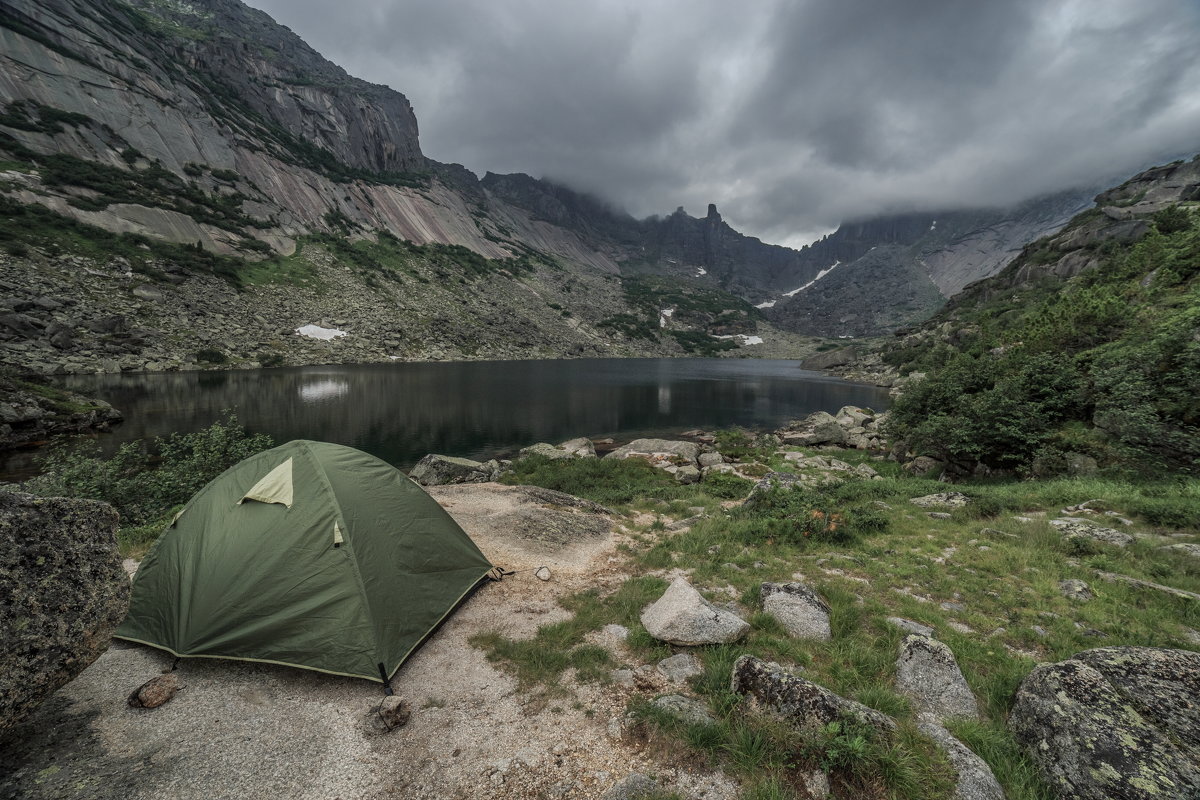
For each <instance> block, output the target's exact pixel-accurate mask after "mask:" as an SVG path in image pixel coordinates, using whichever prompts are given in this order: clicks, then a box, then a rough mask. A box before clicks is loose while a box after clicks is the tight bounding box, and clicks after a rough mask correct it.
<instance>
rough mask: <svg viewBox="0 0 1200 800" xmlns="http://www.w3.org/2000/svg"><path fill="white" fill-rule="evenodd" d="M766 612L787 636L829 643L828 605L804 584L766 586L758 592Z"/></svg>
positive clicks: (773, 584)
mask: <svg viewBox="0 0 1200 800" xmlns="http://www.w3.org/2000/svg"><path fill="white" fill-rule="evenodd" d="M759 593H760V596H761V597H762V604H763V611H766V612H767V613H768V614H770V615H771V616H772V617H774V618H775V619H777V620H779V622H780V624H782V625H783V627H785V628H787V631H788V633H790V634H791V635H792V636H796V637H799V638H803V639H824V640H828V639H829V638H830V637H831V636H832V634H831V632H830V630H829V604H828V603H826V602H825V601H824V600H822V599H821V598H820V597H819V596H818V595H817V593H816V592H814V591H813V590H812V589H810V588H808V587H807V586H805V585H804V584H802V583H764V584H763V585H762V587H761V588H760V589H759Z"/></svg>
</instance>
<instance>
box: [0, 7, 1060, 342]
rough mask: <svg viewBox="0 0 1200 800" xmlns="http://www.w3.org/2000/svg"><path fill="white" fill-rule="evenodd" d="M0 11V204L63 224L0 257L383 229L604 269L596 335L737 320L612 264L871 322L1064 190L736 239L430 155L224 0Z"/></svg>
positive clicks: (1031, 219)
mask: <svg viewBox="0 0 1200 800" xmlns="http://www.w3.org/2000/svg"><path fill="white" fill-rule="evenodd" d="M0 7H2V8H3V11H4V13H3V14H0V108H2V111H0V159H3V160H2V161H0V193H2V194H3V199H4V200H5V202H6V203H8V204H10V205H9V206H6V208H10V207H21V208H26V209H28V208H32V207H37V208H42V209H47V210H49V211H51V212H53V213H54V214H56V215H61V216H62V217H65V218H66V219H67V220H69V221H70V222H72V223H76V225H75V227H74V228H71V229H70V234H69V235H66V234H63V233H62V230H64V229H65V227H64V225H63V224H60V223H57V222H56V223H54V225H52V226H50V227H53V228H54V231H53V235H50V234H45V235H42V236H40V238H34V239H30V238H29V237H28V236H27V235H26V234H25V232H21V231H16V232H14V231H12V230H9V231H4V232H3V234H4V236H5V237H6V238H7V239H8V240H9V241H10V246H9V248H10V252H11V254H12V255H14V256H16V257H20V255H21V254H22V253H23V252H26V251H27V250H28V248H29V247H30V246H32V247H33V248H35V249H36V250H37V251H38V252H40V253H42V254H43V255H46V256H48V257H50V258H55V257H57V255H58V254H59V253H60V252H63V253H67V254H79V252H78V245H79V242H78V239H79V237H80V236H84V238H88V237H90V238H91V239H92V240H94V241H102V242H103V243H104V244H105V246H108V240H104V239H103V238H102V237H100V238H98V237H97V236H96V235H95V234H94V233H86V231H90V230H91V228H83V227H80V226H93V227H94V228H95V229H98V230H100V231H106V232H108V233H112V234H117V235H118V236H126V235H128V236H130V237H133V238H131V239H127V240H123V241H126V243H127V244H129V243H132V245H133V246H137V247H150V248H152V249H153V248H156V247H159V245H158V243H166V244H173V245H180V246H187V247H188V248H191V249H194V250H195V251H196V253H200V252H201V251H203V253H205V254H209V255H207V256H205V257H203V258H201V257H199V256H194V255H189V254H187V253H181V252H180V251H178V250H175V251H171V252H168V253H167V254H166V256H167V257H160V258H157V259H156V263H158V264H159V266H153V267H150V268H148V269H147V270H143V274H145V276H146V279H147V280H149V281H150V282H151V283H153V282H156V281H158V280H159V278H158V277H157V276H156V273H161V272H163V271H164V270H163V267H162V266H161V265H162V264H163V263H164V262H165V263H167V264H168V265H175V266H181V267H182V269H183V271H184V272H187V273H194V272H197V271H199V272H201V273H203V272H213V271H215V272H218V273H220V274H223V275H224V276H225V277H226V278H228V279H231V280H232V281H233V282H234V283H235V284H236V283H238V281H240V280H241V278H240V277H239V276H240V275H241V274H243V273H253V272H255V271H259V268H258V267H256V266H254V265H255V264H256V263H259V262H264V261H266V262H270V261H273V260H274V261H278V260H280V259H285V260H286V259H290V258H292V257H293V256H294V255H295V254H296V252H297V251H298V250H299V249H303V248H304V247H305V245H306V242H310V240H311V238H312V237H336V238H340V239H342V240H343V241H345V242H347V243H353V242H357V241H374V242H378V241H379V240H380V237H381V236H391V237H396V238H398V239H401V240H403V241H406V242H409V243H413V244H415V245H418V246H420V245H438V246H441V245H449V246H454V247H458V248H462V249H461V250H456V251H444V252H443V253H442V255H443V256H447V258H444V259H443V260H444V261H446V262H447V263H450V262H453V267H452V269H453V270H454V271H455V272H456V273H457V276H458V277H460V278H461V279H463V280H467V279H468V278H469V275H470V273H471V271H472V270H473V269H474V267H472V263H474V262H475V261H476V260H477V258H478V257H482V258H483V259H487V260H489V261H493V262H497V263H500V262H509V261H512V262H513V263H516V262H522V263H526V264H534V265H535V266H533V267H532V270H533V273H536V274H539V275H540V274H542V273H543V272H544V271H545V270H547V269H563V270H566V271H568V272H571V273H573V274H575V275H578V276H583V275H585V274H587V275H589V276H596V275H608V276H620V277H621V278H622V279H623V280H622V281H621V283H620V284H616V283H613V284H611V288H612V289H613V290H614V291H612V292H610V296H611V297H612V299H613V302H614V304H615V305H621V304H622V303H625V306H626V307H624V308H615V307H614V308H613V309H612V310H613V313H612V314H611V315H610V316H609V321H610V323H611V324H610V325H608V327H607V330H609V331H610V332H614V333H613V335H614V336H616V335H619V336H623V337H624V338H625V339H628V338H630V336H631V335H632V337H633V338H645V339H651V338H660V333H657V332H655V331H654V330H653V329H654V327H655V325H656V324H657V325H658V326H659V327H661V328H666V329H675V333H678V334H688V335H692V334H694V335H698V336H701V337H703V336H705V335H710V334H717V335H726V336H728V335H734V334H744V335H753V334H754V328H753V325H744V324H741V323H739V325H738V326H735V330H731V329H730V328H729V326H728V325H726V324H725V322H724V321H722V322H721V323H720V324H717V325H716V326H715V327H713V326H712V325H710V323H713V322H714V321H715V318H716V317H719V316H720V315H719V313H714V314H713V315H712V318H711V319H710V318H705V319H703V320H700V321H699V323H698V324H696V323H693V324H690V325H689V324H683V323H681V322H680V321H679V320H680V319H681V317H675V318H674V319H672V318H671V317H670V312H671V310H672V309H671V307H669V306H664V307H662V308H655V309H650V308H649V306H646V305H645V304H642V305H638V304H636V303H635V305H638V307H632V306H629V303H628V301H629V297H630V296H631V294H638V293H639V291H640V289H639V288H638V287H637V286H634V287H633V288H632V289H631V288H630V285H629V281H635V282H636V281H638V280H639V279H640V278H641V277H642V276H646V275H651V276H657V277H661V278H664V279H669V280H672V281H677V282H679V283H680V284H681V285H687V286H695V287H698V289H699V290H701V291H709V290H713V291H719V292H724V293H727V294H728V295H729V296H730V297H729V300H728V305H727V308H728V309H729V310H730V311H731V312H735V313H736V314H741V315H743V316H745V314H746V312H745V310H744V308H742V306H744V304H745V302H746V301H748V302H749V303H751V304H756V305H758V306H759V307H760V309H761V312H762V313H761V315H760V316H765V317H766V318H768V319H770V320H771V322H772V324H773V326H774V327H776V328H778V329H786V330H790V331H796V332H800V333H803V334H808V335H820V336H845V335H850V336H857V335H874V334H878V333H881V332H886V331H887V330H889V329H890V328H891V327H894V326H896V325H899V324H906V323H911V322H914V321H918V320H920V319H923V318H924V317H926V316H928V314H929V313H931V312H932V311H933V310H935V309H936V308H938V307H940V305H941V304H942V302H943V300H944V297H946V296H948V295H949V294H952V293H953V291H954V290H955V289H957V288H958V287H959V286H961V285H963V284H964V283H966V282H968V281H969V280H971V279H974V278H977V277H979V276H980V275H981V274H987V273H990V272H991V271H994V270H995V269H998V268H999V267H1000V266H1002V265H1003V263H1005V262H1006V260H1007V258H1008V257H1009V254H1010V251H1012V250H1013V249H1014V248H1015V247H1016V245H1017V244H1018V243H1020V242H1024V241H1027V240H1028V239H1029V238H1031V236H1032V235H1033V234H1034V233H1042V232H1045V231H1046V230H1050V229H1053V228H1054V226H1055V225H1057V224H1059V223H1060V222H1061V220H1062V219H1065V216H1063V209H1064V208H1065V207H1066V206H1069V205H1070V203H1071V202H1072V201H1071V200H1070V197H1069V196H1064V197H1059V198H1056V199H1050V200H1045V201H1041V200H1039V201H1031V203H1030V204H1027V206H1026V207H1024V208H1023V209H1017V210H1015V211H1014V210H1007V211H990V212H954V213H950V214H945V215H923V214H918V215H904V216H899V217H889V218H881V219H877V220H868V221H864V222H854V223H849V224H847V225H844V226H842V228H840V229H839V230H838V231H837V232H835V233H834V234H831V235H830V236H828V237H826V238H825V239H823V240H821V241H820V242H817V243H814V244H813V245H810V246H807V247H804V248H801V249H799V250H794V249H791V248H787V247H781V246H777V245H770V244H766V243H763V242H761V241H760V240H758V239H756V238H753V237H749V236H745V235H743V234H740V233H739V232H737V231H735V230H734V229H733V228H732V227H730V226H729V225H728V224H727V223H726V222H725V221H724V220H723V219H722V217H721V215H720V213H719V212H718V211H717V209H716V207H715V206H712V205H710V206H709V208H708V211H707V213H706V215H705V216H704V217H702V218H695V217H692V216H690V215H688V214H687V213H685V212H684V211H683V209H682V208H680V209H678V210H677V211H676V212H674V213H673V214H670V215H667V216H665V217H650V218H648V219H644V220H638V219H635V218H634V217H632V216H630V215H629V214H627V213H625V212H623V211H621V210H619V209H615V208H612V207H610V206H609V205H608V204H606V203H604V202H603V201H600V200H597V199H594V198H590V197H588V196H586V195H584V194H582V193H579V192H576V191H573V190H571V189H568V188H565V187H562V186H558V185H555V184H554V183H552V182H549V181H545V180H539V179H535V178H531V177H529V176H526V175H520V174H516V175H495V174H492V173H489V174H487V175H485V176H484V178H483V179H478V178H476V176H475V175H474V174H472V173H471V172H470V171H468V170H466V169H465V168H463V167H461V166H458V165H453V164H440V163H438V162H435V161H432V160H430V159H428V158H426V157H425V156H424V155H423V154H422V152H421V148H420V142H419V135H418V128H417V121H416V116H415V114H414V112H413V110H412V108H411V106H410V104H409V103H408V101H407V99H406V98H405V97H404V96H403V95H402V94H400V93H398V92H395V91H393V90H391V89H389V88H387V87H383V86H378V85H374V84H370V83H368V82H366V81H362V80H359V79H357V78H353V77H351V76H349V75H348V74H346V72H345V71H344V70H342V69H341V68H339V67H337V66H336V65H334V64H332V63H331V62H329V61H327V60H326V59H324V58H323V57H321V56H320V55H319V54H318V53H316V52H315V51H314V50H312V48H310V47H309V46H308V45H306V44H305V43H304V42H303V41H302V40H300V39H299V37H297V36H296V35H295V34H293V33H292V32H291V31H290V30H288V29H287V28H285V27H283V26H280V25H277V24H276V23H274V22H273V21H272V20H271V19H270V18H269V17H268V16H267V15H266V14H264V13H262V12H259V11H256V10H253V9H250V8H248V7H246V6H245V5H243V4H242V3H240V2H239V1H238V0H203V2H193V3H183V2H173V1H171V0H133V1H132V2H121V1H120V0H102V2H95V3H90V2H84V0H45V2H41V1H40V0H37V1H35V0H2V2H0ZM12 204H15V206H13V205H12ZM935 218H936V219H937V220H938V222H937V223H934V222H933V220H934V219H935ZM11 221H12V220H10V222H11ZM41 222H45V219H44V218H41V217H39V223H41ZM939 226H940V227H939ZM66 227H69V226H66ZM139 237H140V238H139ZM14 240H15V241H14ZM98 249H101V248H98V247H92V250H93V254H92V255H93V257H94V256H95V251H97V250H98ZM161 249H162V248H161V247H159V250H161ZM156 255H159V256H162V255H163V254H162V253H161V252H156ZM184 256H186V257H184ZM133 266H134V267H135V268H137V267H138V266H139V264H138V263H136V260H135V263H134V264H133ZM831 270H832V271H831ZM166 271H167V272H170V270H166ZM512 280H514V281H517V282H518V283H519V282H520V281H521V280H523V278H522V277H521V276H519V275H514V276H513V277H512ZM588 280H591V278H588ZM618 287H620V289H621V290H623V291H615V290H617V289H618ZM513 288H514V291H516V292H517V293H518V294H520V293H521V291H523V290H521V289H519V288H518V287H513ZM735 298H740V301H739V300H736V299H735ZM554 302H555V303H557V304H559V305H562V304H561V303H558V301H554ZM643 306H645V307H643ZM847 307H853V308H854V309H855V310H854V311H852V312H849V313H847V311H846V310H845V309H846V308H847ZM563 308H564V309H567V310H572V311H575V312H577V313H578V312H581V311H582V310H581V309H578V308H577V307H576V306H575V305H573V304H572V303H567V304H566V305H564V306H563ZM739 309H740V310H739ZM561 310H562V309H551V312H552V313H558V312H560V311H561ZM720 310H721V309H715V312H719V311H720ZM660 312H665V313H663V315H662V316H660ZM627 317H631V318H634V321H633V323H631V322H630V320H629V319H627ZM622 331H623V333H622ZM635 331H636V333H634V332H635ZM668 332H669V331H668ZM176 333H177V331H176ZM697 342H699V340H697V339H695V338H694V336H693V343H694V344H695V343H697ZM712 344H713V343H712V342H710V343H708V344H706V345H705V346H704V347H703V348H701V349H702V350H706V349H709V345H712ZM455 349H456V348H455V346H453V344H452V343H451V346H450V347H448V348H447V351H448V352H453V351H455ZM668 349H670V348H668ZM686 349H688V348H685V350H686ZM691 349H692V350H694V348H691ZM538 352H541V351H538ZM148 361H150V362H151V363H154V362H155V361H156V360H155V359H148Z"/></svg>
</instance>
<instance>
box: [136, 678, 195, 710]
mask: <svg viewBox="0 0 1200 800" xmlns="http://www.w3.org/2000/svg"><path fill="white" fill-rule="evenodd" d="M183 687H184V683H183V681H181V680H180V679H179V675H178V674H176V673H174V672H168V673H166V674H165V675H159V676H158V677H157V678H151V679H150V680H148V681H146V682H145V683H143V684H142V685H141V686H139V687H138V688H137V689H136V690H134V692H133V694H131V695H129V705H131V706H133V707H134V708H158V707H159V706H161V705H162V704H163V703H166V702H167V701H169V700H170V699H171V698H172V697H174V696H175V693H176V692H178V691H179V690H180V689H182V688H183Z"/></svg>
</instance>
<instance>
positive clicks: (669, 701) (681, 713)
mask: <svg viewBox="0 0 1200 800" xmlns="http://www.w3.org/2000/svg"><path fill="white" fill-rule="evenodd" d="M654 705H656V706H658V707H659V708H661V709H662V710H663V711H666V712H667V713H668V714H670V715H671V716H673V717H678V718H679V719H681V720H683V721H684V722H686V723H687V724H689V725H712V724H714V723H716V720H715V719H713V717H712V715H711V714H709V713H708V706H706V705H704V703H701V702H700V701H699V700H693V699H692V698H690V697H684V696H683V695H678V694H668V695H664V696H662V697H659V698H657V699H655V700H654Z"/></svg>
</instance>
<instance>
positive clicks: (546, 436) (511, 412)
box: [0, 358, 889, 480]
mask: <svg viewBox="0 0 1200 800" xmlns="http://www.w3.org/2000/svg"><path fill="white" fill-rule="evenodd" d="M61 383H62V385H64V386H66V387H67V388H69V389H73V390H75V391H79V392H82V393H84V394H90V395H92V396H95V397H99V398H101V399H103V400H106V401H108V402H110V403H112V404H113V405H114V406H115V407H117V408H118V409H120V410H121V412H122V413H123V414H124V415H125V422H123V423H122V424H120V425H118V426H117V427H116V428H115V429H114V430H113V432H112V433H107V434H100V435H99V436H97V437H96V438H97V439H98V440H99V441H100V443H101V445H102V448H103V450H104V451H105V452H112V451H113V450H115V449H116V448H117V447H118V446H119V445H120V444H121V443H123V442H127V441H131V440H135V439H142V438H146V437H153V436H164V435H167V434H171V433H177V432H179V433H186V432H190V431H196V430H200V429H202V428H204V427H207V426H208V425H210V424H211V423H212V422H214V421H215V420H217V419H220V418H221V417H222V415H223V413H224V411H225V410H226V409H229V410H232V411H233V412H235V413H236V414H237V417H238V419H239V420H240V421H241V422H242V423H243V424H244V425H246V426H247V427H248V428H249V429H250V430H251V431H253V432H263V433H269V434H270V435H271V436H272V437H274V438H275V440H276V441H277V442H280V443H282V442H285V441H288V440H290V439H319V440H323V441H329V442H337V443H339V444H346V445H350V446H352V447H357V448H359V449H361V450H365V451H367V452H368V453H371V454H373V455H375V456H378V457H380V458H382V459H384V460H386V461H388V462H390V463H392V464H395V465H396V466H398V467H401V468H402V469H408V468H410V467H411V466H412V465H413V464H415V463H416V462H417V460H419V459H420V458H421V457H422V456H424V455H425V454H426V453H441V454H443V455H452V456H465V457H467V458H473V459H478V460H485V459H488V458H505V457H511V456H512V455H514V454H515V453H516V452H517V450H518V449H520V448H521V447H524V446H526V445H530V444H533V443H534V442H551V443H558V442H561V441H564V440H566V439H571V438H574V437H577V436H588V437H591V438H594V439H595V438H604V437H612V438H613V439H615V440H616V441H617V443H622V442H627V441H629V440H631V439H636V438H640V437H674V436H678V435H679V434H680V433H682V432H684V431H687V430H690V429H696V428H699V429H702V430H706V431H712V430H716V429H720V428H729V427H733V426H743V427H746V428H752V429H767V428H775V427H779V426H782V425H784V424H786V423H787V422H788V421H789V420H792V419H797V418H800V417H803V416H805V415H806V414H809V413H811V412H813V411H828V412H831V413H835V412H836V411H837V410H838V409H839V408H841V407H842V406H845V405H857V406H866V407H870V408H873V409H875V410H877V411H880V410H883V409H884V408H886V407H887V405H888V401H889V397H888V390H887V389H883V388H879V387H876V386H870V385H864V384H857V383H849V382H847V381H844V380H842V379H840V378H836V377H830V376H828V375H824V374H822V373H819V372H812V371H807V370H802V369H800V368H799V366H798V362H796V361H784V360H767V359H721V358H679V359H672V358H657V359H653V358H652V359H578V360H543V361H467V362H422V363H396V364H367V365H336V366H307V367H292V368H283V369H266V370H224V371H201V372H165V373H134V374H123V375H121V374H114V375H86V376H81V375H76V376H69V377H66V378H63V379H62V380H61ZM32 458H33V453H32V451H18V452H16V453H10V454H7V457H6V459H5V461H4V462H3V463H2V464H0V479H5V478H7V479H9V480H13V479H19V477H20V476H21V475H28V474H29V473H30V470H31V468H32V466H33V464H32Z"/></svg>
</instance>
